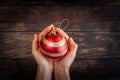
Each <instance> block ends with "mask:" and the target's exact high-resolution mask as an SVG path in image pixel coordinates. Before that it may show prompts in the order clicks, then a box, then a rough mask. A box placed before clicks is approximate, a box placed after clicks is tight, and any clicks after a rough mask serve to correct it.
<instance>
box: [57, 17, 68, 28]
mask: <svg viewBox="0 0 120 80" xmlns="http://www.w3.org/2000/svg"><path fill="white" fill-rule="evenodd" d="M64 22H67V24H66V26H65V27H64V28H63V30H65V29H66V28H67V27H68V26H69V19H63V20H62V21H61V22H60V23H59V26H58V27H59V28H61V26H62V24H63V23H64Z"/></svg>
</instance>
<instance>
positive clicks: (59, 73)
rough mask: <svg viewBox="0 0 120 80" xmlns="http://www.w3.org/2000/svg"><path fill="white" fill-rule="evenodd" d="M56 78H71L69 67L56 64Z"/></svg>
mask: <svg viewBox="0 0 120 80" xmlns="http://www.w3.org/2000/svg"><path fill="white" fill-rule="evenodd" d="M54 74H55V79H56V80H70V74H69V68H67V67H63V66H59V65H56V66H55V69H54Z"/></svg>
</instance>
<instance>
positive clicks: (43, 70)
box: [36, 65, 52, 80]
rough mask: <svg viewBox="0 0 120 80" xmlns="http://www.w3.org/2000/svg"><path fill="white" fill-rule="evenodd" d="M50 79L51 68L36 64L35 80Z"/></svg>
mask: <svg viewBox="0 0 120 80" xmlns="http://www.w3.org/2000/svg"><path fill="white" fill-rule="evenodd" d="M51 79H52V70H50V68H48V67H45V66H40V65H38V66H37V75H36V80H51Z"/></svg>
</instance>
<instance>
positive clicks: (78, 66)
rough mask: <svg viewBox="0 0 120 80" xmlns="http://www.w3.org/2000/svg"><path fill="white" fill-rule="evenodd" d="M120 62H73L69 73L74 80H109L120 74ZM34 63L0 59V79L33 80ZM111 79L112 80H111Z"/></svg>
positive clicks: (26, 60)
mask: <svg viewBox="0 0 120 80" xmlns="http://www.w3.org/2000/svg"><path fill="white" fill-rule="evenodd" d="M119 62H120V60H112V59H102V60H100V59H98V60H84V59H81V60H80V61H79V62H75V61H74V62H73V64H72V66H71V69H70V73H71V78H72V79H73V80H74V79H76V80H78V79H82V80H88V79H89V80H91V79H93V80H94V79H95V80H100V79H103V80H110V79H112V78H113V79H115V78H117V77H116V76H119V73H120V68H119V67H120V64H119ZM36 67H37V65H36V62H35V61H34V60H33V59H0V78H1V79H2V78H3V79H4V80H5V79H9V80H12V79H13V80H27V79H30V80H34V78H35V73H36ZM113 79H112V80H113Z"/></svg>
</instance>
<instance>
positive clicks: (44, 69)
mask: <svg viewBox="0 0 120 80" xmlns="http://www.w3.org/2000/svg"><path fill="white" fill-rule="evenodd" d="M53 27H54V26H53V25H50V26H48V27H47V28H45V29H44V30H43V31H42V32H41V33H40V34H39V36H38V34H35V35H34V40H33V42H32V55H33V57H34V59H35V60H36V62H37V64H38V69H37V76H36V80H49V79H51V77H52V72H53V60H52V59H50V58H48V57H45V56H44V55H42V52H41V51H40V48H39V42H40V41H41V38H42V36H44V35H46V34H47V33H48V32H49V31H50V30H51V29H52V28H53Z"/></svg>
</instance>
